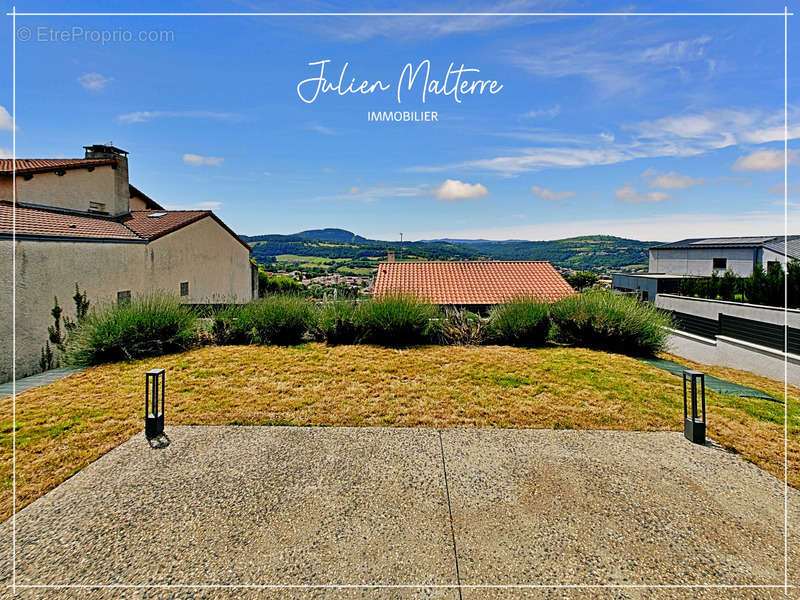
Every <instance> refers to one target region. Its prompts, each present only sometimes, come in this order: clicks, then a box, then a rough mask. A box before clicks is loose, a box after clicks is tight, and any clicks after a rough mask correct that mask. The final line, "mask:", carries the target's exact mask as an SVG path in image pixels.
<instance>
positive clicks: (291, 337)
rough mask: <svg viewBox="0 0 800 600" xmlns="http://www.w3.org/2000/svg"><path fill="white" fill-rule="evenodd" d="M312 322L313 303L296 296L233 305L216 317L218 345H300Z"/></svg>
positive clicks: (214, 320)
mask: <svg viewBox="0 0 800 600" xmlns="http://www.w3.org/2000/svg"><path fill="white" fill-rule="evenodd" d="M311 323H312V309H311V303H310V302H309V301H308V300H307V299H306V298H303V297H300V296H294V295H274V296H267V297H265V298H262V299H261V300H259V301H257V302H251V303H250V304H241V305H236V304H232V305H230V306H227V307H225V308H223V309H222V310H220V311H219V312H217V313H216V314H215V315H214V319H213V325H212V329H213V332H214V339H215V340H216V342H217V343H218V344H277V345H281V346H288V345H292V344H299V343H301V342H302V341H303V337H304V336H305V334H306V332H308V330H309V327H310V325H311Z"/></svg>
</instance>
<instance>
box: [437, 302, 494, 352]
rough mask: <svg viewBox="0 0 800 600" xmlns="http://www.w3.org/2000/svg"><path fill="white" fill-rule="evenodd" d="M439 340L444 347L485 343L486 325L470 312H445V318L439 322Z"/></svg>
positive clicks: (449, 310)
mask: <svg viewBox="0 0 800 600" xmlns="http://www.w3.org/2000/svg"><path fill="white" fill-rule="evenodd" d="M436 334H437V340H438V342H439V343H440V344H442V345H444V346H450V345H456V346H473V345H478V344H481V343H483V340H484V338H485V336H486V323H485V321H484V320H483V319H482V318H481V317H480V316H479V315H476V314H475V313H474V312H470V311H468V310H456V309H447V310H445V313H444V317H442V318H441V319H440V320H439V321H438V322H437V327H436Z"/></svg>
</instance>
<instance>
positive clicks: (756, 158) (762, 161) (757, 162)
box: [732, 150, 797, 173]
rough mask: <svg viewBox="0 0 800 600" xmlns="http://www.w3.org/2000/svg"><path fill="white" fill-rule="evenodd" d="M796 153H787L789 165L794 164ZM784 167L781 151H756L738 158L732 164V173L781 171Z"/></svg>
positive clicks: (794, 151)
mask: <svg viewBox="0 0 800 600" xmlns="http://www.w3.org/2000/svg"><path fill="white" fill-rule="evenodd" d="M796 158H797V151H796V150H793V151H790V152H789V157H788V159H789V163H790V164H791V163H793V162H795V160H796ZM783 166H784V154H783V150H756V151H755V152H752V153H750V154H748V155H747V156H740V157H739V158H737V159H736V162H735V163H733V167H732V168H733V170H734V171H760V172H762V173H766V172H769V171H781V170H783Z"/></svg>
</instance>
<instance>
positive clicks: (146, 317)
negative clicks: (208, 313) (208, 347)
mask: <svg viewBox="0 0 800 600" xmlns="http://www.w3.org/2000/svg"><path fill="white" fill-rule="evenodd" d="M195 321H196V316H195V314H194V312H193V311H192V309H191V308H189V307H187V306H185V305H183V304H181V303H180V302H179V301H178V299H177V298H175V297H173V296H168V295H163V294H149V295H142V296H137V297H135V298H134V299H132V300H131V302H128V303H116V304H108V305H105V306H100V307H96V308H94V309H92V310H91V311H90V312H89V313H88V314H86V315H85V316H84V318H83V319H82V320H81V321H80V323H78V324H77V325H76V326H75V328H74V330H73V332H72V334H71V335H70V336H69V338H68V339H67V341H66V345H65V355H66V359H67V362H69V363H71V364H79V365H96V364H99V363H105V362H114V361H119V360H134V359H137V358H145V357H148V356H159V355H161V354H169V353H171V352H182V351H184V350H187V349H189V348H191V347H192V346H194V345H195V344H196V343H197V331H196V327H195Z"/></svg>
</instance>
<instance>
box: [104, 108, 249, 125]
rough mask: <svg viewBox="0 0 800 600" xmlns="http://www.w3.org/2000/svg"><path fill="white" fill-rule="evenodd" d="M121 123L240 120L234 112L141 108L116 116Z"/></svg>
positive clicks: (240, 117) (239, 116)
mask: <svg viewBox="0 0 800 600" xmlns="http://www.w3.org/2000/svg"><path fill="white" fill-rule="evenodd" d="M117 119H119V120H120V121H122V122H123V123H147V122H148V121H152V120H153V119H211V120H214V121H240V120H242V116H241V115H239V114H236V113H227V112H214V111H209V110H143V111H139V112H132V113H127V114H124V115H119V116H118V117H117Z"/></svg>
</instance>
